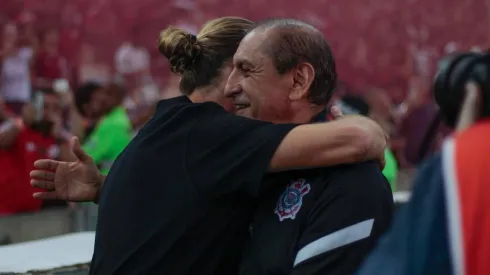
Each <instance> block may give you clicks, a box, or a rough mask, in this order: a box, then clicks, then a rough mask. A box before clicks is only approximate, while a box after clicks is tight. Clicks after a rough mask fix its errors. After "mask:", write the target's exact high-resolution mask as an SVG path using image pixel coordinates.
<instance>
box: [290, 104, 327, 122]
mask: <svg viewBox="0 0 490 275" xmlns="http://www.w3.org/2000/svg"><path fill="white" fill-rule="evenodd" d="M324 109H325V106H318V105H314V104H311V103H309V102H301V103H295V104H293V106H292V110H293V114H294V115H293V117H292V118H291V121H290V122H291V123H296V124H305V123H310V122H311V120H312V119H313V118H314V117H315V116H316V115H317V114H318V113H320V112H321V111H323V110H324Z"/></svg>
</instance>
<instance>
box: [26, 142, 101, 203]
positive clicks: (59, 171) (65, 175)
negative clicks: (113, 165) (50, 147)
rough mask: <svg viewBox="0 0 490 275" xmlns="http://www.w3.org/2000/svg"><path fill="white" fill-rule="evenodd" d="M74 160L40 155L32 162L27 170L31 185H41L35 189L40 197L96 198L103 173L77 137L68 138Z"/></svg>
mask: <svg viewBox="0 0 490 275" xmlns="http://www.w3.org/2000/svg"><path fill="white" fill-rule="evenodd" d="M70 146H71V150H72V152H73V154H74V155H75V156H76V157H77V160H76V161H73V162H64V161H56V160H51V159H41V160H38V161H36V162H34V167H35V169H36V170H33V171H32V172H31V173H30V176H31V185H32V186H34V187H38V188H41V189H44V190H45V192H38V193H34V194H33V196H34V198H37V199H41V200H65V201H72V202H83V201H96V200H97V199H98V193H99V189H100V188H101V186H102V184H103V181H104V177H103V176H102V175H101V174H100V172H99V170H98V169H97V166H96V165H95V163H94V160H93V159H92V158H91V157H90V156H89V155H87V153H86V152H85V151H83V149H82V148H81V147H80V143H79V141H78V138H76V137H73V138H72V139H71V141H70Z"/></svg>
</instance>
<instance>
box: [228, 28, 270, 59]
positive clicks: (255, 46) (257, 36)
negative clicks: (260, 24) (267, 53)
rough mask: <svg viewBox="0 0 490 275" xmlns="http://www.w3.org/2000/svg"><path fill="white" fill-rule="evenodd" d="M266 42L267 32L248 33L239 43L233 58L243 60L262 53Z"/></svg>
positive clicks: (255, 31)
mask: <svg viewBox="0 0 490 275" xmlns="http://www.w3.org/2000/svg"><path fill="white" fill-rule="evenodd" d="M266 41H267V31H262V30H254V31H251V32H250V33H248V34H247V35H246V36H245V37H244V38H243V40H242V42H240V45H239V46H238V49H237V52H236V55H235V57H237V58H239V59H243V58H245V57H251V56H252V55H256V54H260V53H262V49H263V46H264V44H265V43H266Z"/></svg>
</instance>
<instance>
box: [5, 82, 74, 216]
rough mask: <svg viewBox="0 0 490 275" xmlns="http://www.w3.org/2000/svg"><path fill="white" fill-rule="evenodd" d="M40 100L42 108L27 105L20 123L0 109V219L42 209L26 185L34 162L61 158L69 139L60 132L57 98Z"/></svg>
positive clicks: (48, 94) (50, 93) (46, 96)
mask: <svg viewBox="0 0 490 275" xmlns="http://www.w3.org/2000/svg"><path fill="white" fill-rule="evenodd" d="M39 96H40V97H42V98H43V99H42V102H43V105H42V106H40V107H39V108H38V107H36V106H34V105H33V104H26V105H25V106H24V110H23V115H22V119H19V120H16V119H15V118H13V117H12V116H9V115H8V114H7V113H6V112H5V109H4V108H1V107H0V165H1V169H2V172H1V173H0V215H9V214H14V213H19V212H31V211H38V210H40V209H41V206H42V202H40V201H39V200H36V199H34V198H33V197H32V194H33V193H34V192H35V189H34V188H32V187H31V186H30V184H29V172H30V171H31V170H32V169H33V162H34V161H36V160H38V159H42V158H55V159H59V158H60V157H62V154H64V153H63V152H65V150H62V149H64V148H61V146H62V145H63V141H64V140H66V138H69V137H70V136H69V135H68V134H66V132H64V131H63V129H62V123H61V111H62V107H61V97H60V95H59V94H56V93H54V92H53V91H45V92H44V93H40V94H39ZM39 102H40V101H39Z"/></svg>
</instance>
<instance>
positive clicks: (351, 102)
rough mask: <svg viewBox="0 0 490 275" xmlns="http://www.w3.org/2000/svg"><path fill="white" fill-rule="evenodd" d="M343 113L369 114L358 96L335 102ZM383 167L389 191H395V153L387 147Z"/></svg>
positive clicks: (367, 106)
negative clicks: (389, 187)
mask: <svg viewBox="0 0 490 275" xmlns="http://www.w3.org/2000/svg"><path fill="white" fill-rule="evenodd" d="M335 105H337V106H338V107H339V108H340V109H341V110H342V113H343V114H359V115H364V116H369V111H370V108H369V105H368V104H367V102H366V101H365V100H364V99H363V98H362V97H359V96H350V95H346V96H343V97H342V98H341V99H339V100H337V101H336V102H335ZM385 162H386V164H385V168H384V169H383V175H384V176H385V177H386V179H387V180H388V182H389V183H390V186H391V191H392V192H395V191H396V189H397V184H396V179H397V177H398V162H397V160H396V158H395V155H394V154H393V152H391V150H390V149H389V148H386V149H385Z"/></svg>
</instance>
